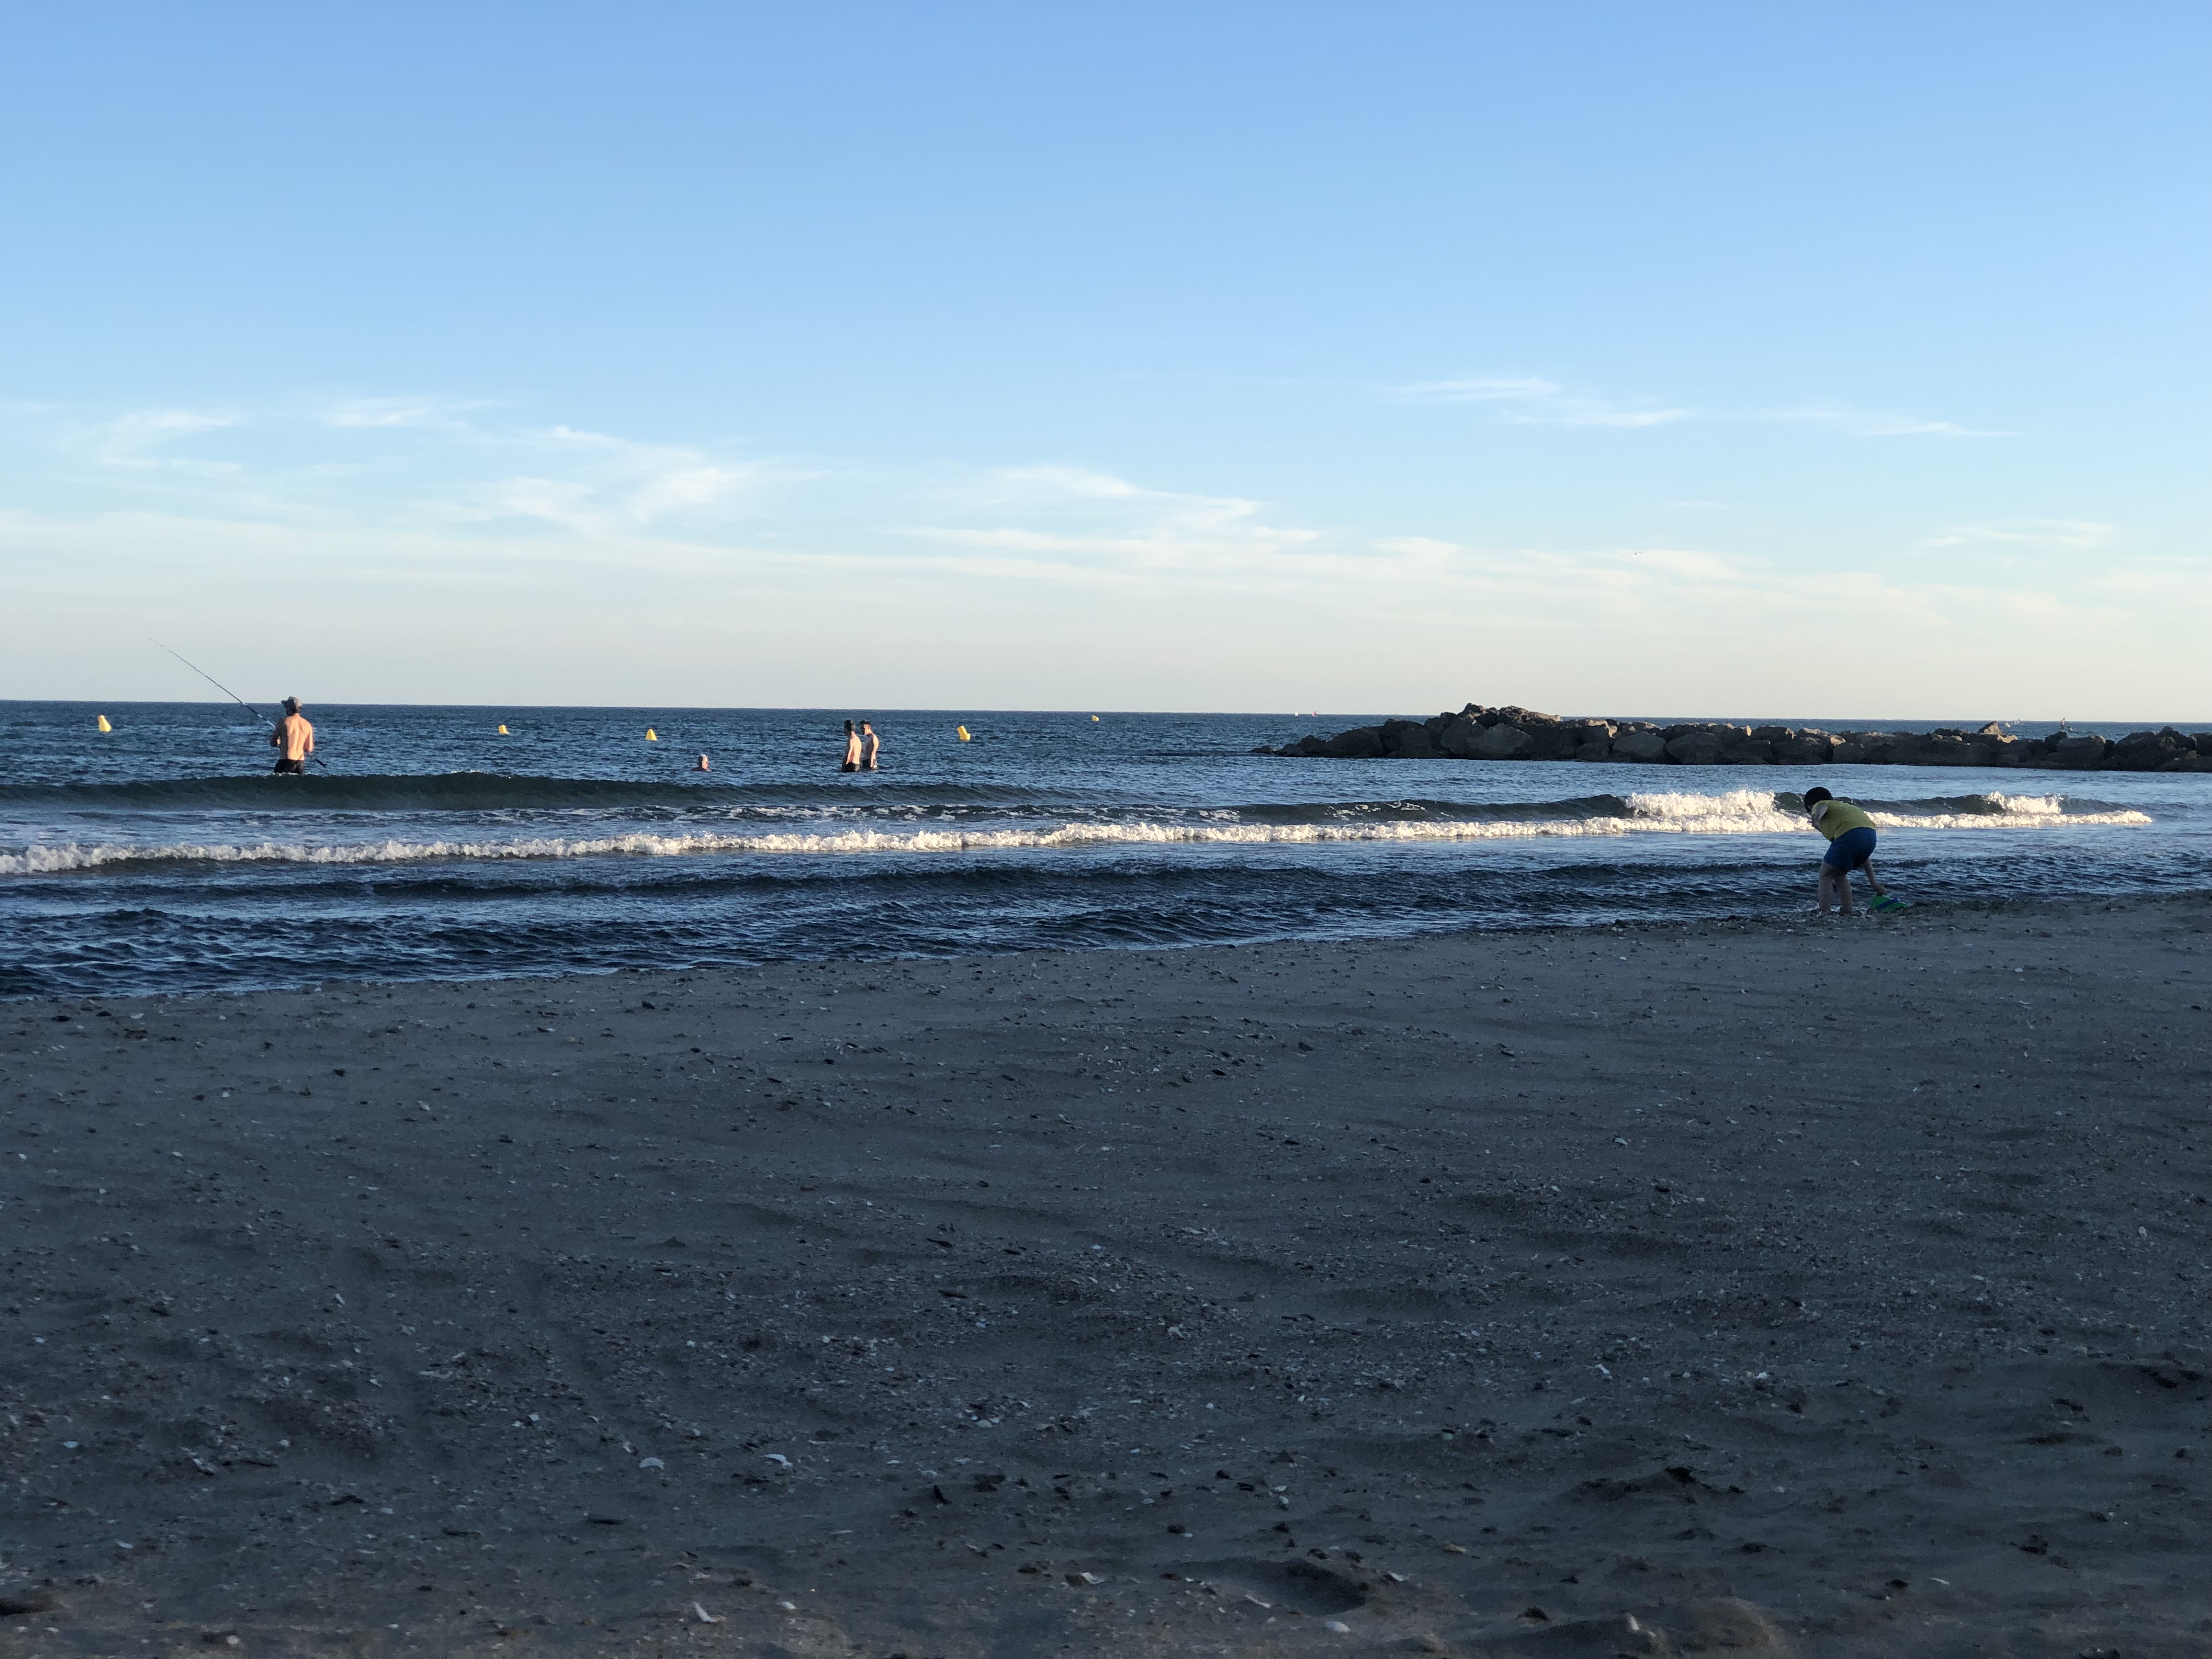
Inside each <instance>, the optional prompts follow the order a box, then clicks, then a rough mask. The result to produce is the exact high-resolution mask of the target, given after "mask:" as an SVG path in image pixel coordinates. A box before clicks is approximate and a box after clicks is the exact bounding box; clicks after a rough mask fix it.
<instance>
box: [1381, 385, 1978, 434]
mask: <svg viewBox="0 0 2212 1659" xmlns="http://www.w3.org/2000/svg"><path fill="white" fill-rule="evenodd" d="M1389 392H1390V394H1391V395H1392V396H1394V397H1396V398H1401V399H1402V400H1404V401H1406V402H1408V403H1421V404H1489V405H1492V406H1493V407H1494V408H1495V410H1496V411H1497V417H1498V419H1499V420H1500V421H1503V422H1507V423H1508V424H1511V425H1516V426H1578V427H1620V428H1640V427H1658V426H1672V425H1674V424H1676V423H1678V422H1685V421H1699V422H1765V421H1775V422H1793V423H1796V424H1801V425H1810V426H1824V427H1831V428H1834V429H1836V430H1837V431H1839V432H1846V433H1849V434H1850V435H1852V436H1854V437H1860V438H1907V437H1917V438H2006V437H2014V436H2016V435H2017V434H2015V433H2011V432H2005V431H1998V430H1995V429H1987V428H1978V427H1969V426H1962V425H1960V423H1959V422H1955V421H1941V420H1935V419H1931V418H1929V417H1928V416H1920V415H1907V414H1898V413H1895V412H1893V411H1891V410H1855V409H1850V408H1846V407H1843V406H1840V405H1836V404H1808V405H1804V406H1802V407H1797V408H1790V409H1770V410H1729V409H1694V408H1691V407H1688V406H1686V405H1683V404H1673V403H1667V402H1663V401H1662V400H1660V399H1657V398H1625V397H1620V396H1615V395H1608V394H1604V393H1600V392H1591V391H1589V390H1587V389H1584V388H1580V387H1575V386H1565V385H1562V384H1561V383H1560V382H1559V381H1557V380H1547V379H1545V378H1544V377H1542V376H1541V375H1534V374H1486V375H1473V376H1469V377H1468V378H1465V379H1462V380H1417V381H1413V382H1412V383H1410V384H1407V385H1404V386H1392V387H1390V388H1389Z"/></svg>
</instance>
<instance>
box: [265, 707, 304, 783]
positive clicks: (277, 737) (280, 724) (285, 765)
mask: <svg viewBox="0 0 2212 1659" xmlns="http://www.w3.org/2000/svg"><path fill="white" fill-rule="evenodd" d="M269 746H270V748H271V749H274V750H276V768H275V770H276V772H278V773H279V774H281V775H285V776H289V777H298V776H301V775H303V774H304V773H305V772H306V771H307V757H308V756H310V755H312V754H313V753H314V752H315V728H314V727H313V726H310V725H308V724H307V716H306V715H305V714H301V712H300V700H299V699H298V698H297V697H287V698H285V699H284V718H283V720H278V721H277V722H276V728H275V729H274V730H273V731H271V732H270V733H269Z"/></svg>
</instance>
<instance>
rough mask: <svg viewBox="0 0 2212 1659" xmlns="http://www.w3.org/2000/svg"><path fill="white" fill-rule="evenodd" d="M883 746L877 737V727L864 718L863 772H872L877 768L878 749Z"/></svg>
mask: <svg viewBox="0 0 2212 1659" xmlns="http://www.w3.org/2000/svg"><path fill="white" fill-rule="evenodd" d="M882 747H883V745H882V744H880V743H878V741H877V739H876V728H875V727H874V726H871V725H869V724H868V723H867V721H866V720H862V721H861V722H860V769H861V770H862V771H863V772H872V771H874V770H875V769H876V751H877V750H878V749H880V748H882Z"/></svg>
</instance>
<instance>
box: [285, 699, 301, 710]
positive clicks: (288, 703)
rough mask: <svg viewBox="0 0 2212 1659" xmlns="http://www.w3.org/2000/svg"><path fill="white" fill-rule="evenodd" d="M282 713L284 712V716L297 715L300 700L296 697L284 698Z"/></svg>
mask: <svg viewBox="0 0 2212 1659" xmlns="http://www.w3.org/2000/svg"><path fill="white" fill-rule="evenodd" d="M284 712H285V713H286V714H298V713H299V712H300V700H299V699H298V698H297V697H287V698H285V699H284Z"/></svg>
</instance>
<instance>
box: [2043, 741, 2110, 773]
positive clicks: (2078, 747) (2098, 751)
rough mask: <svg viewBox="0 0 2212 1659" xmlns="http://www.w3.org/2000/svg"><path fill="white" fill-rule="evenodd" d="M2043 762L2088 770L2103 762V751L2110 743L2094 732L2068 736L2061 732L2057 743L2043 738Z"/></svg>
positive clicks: (2055, 765) (2049, 764) (2047, 764)
mask: <svg viewBox="0 0 2212 1659" xmlns="http://www.w3.org/2000/svg"><path fill="white" fill-rule="evenodd" d="M2045 742H2046V744H2047V747H2046V748H2045V750H2044V756H2043V763H2044V764H2045V765H2046V766H2052V767H2060V768H2065V769H2079V770H2088V769H2093V768H2095V767H2099V766H2102V765H2103V764H2104V763H2105V751H2106V749H2107V748H2109V747H2110V746H2111V745H2109V744H2106V741H2105V740H2104V738H2100V737H2099V736H2098V735H2097V734H2096V733H2095V732H2081V734H2080V735H2078V736H2075V737H2068V736H2066V735H2064V734H2063V733H2061V734H2060V736H2059V738H2058V741H2057V743H2050V742H2049V740H2048V739H2045Z"/></svg>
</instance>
